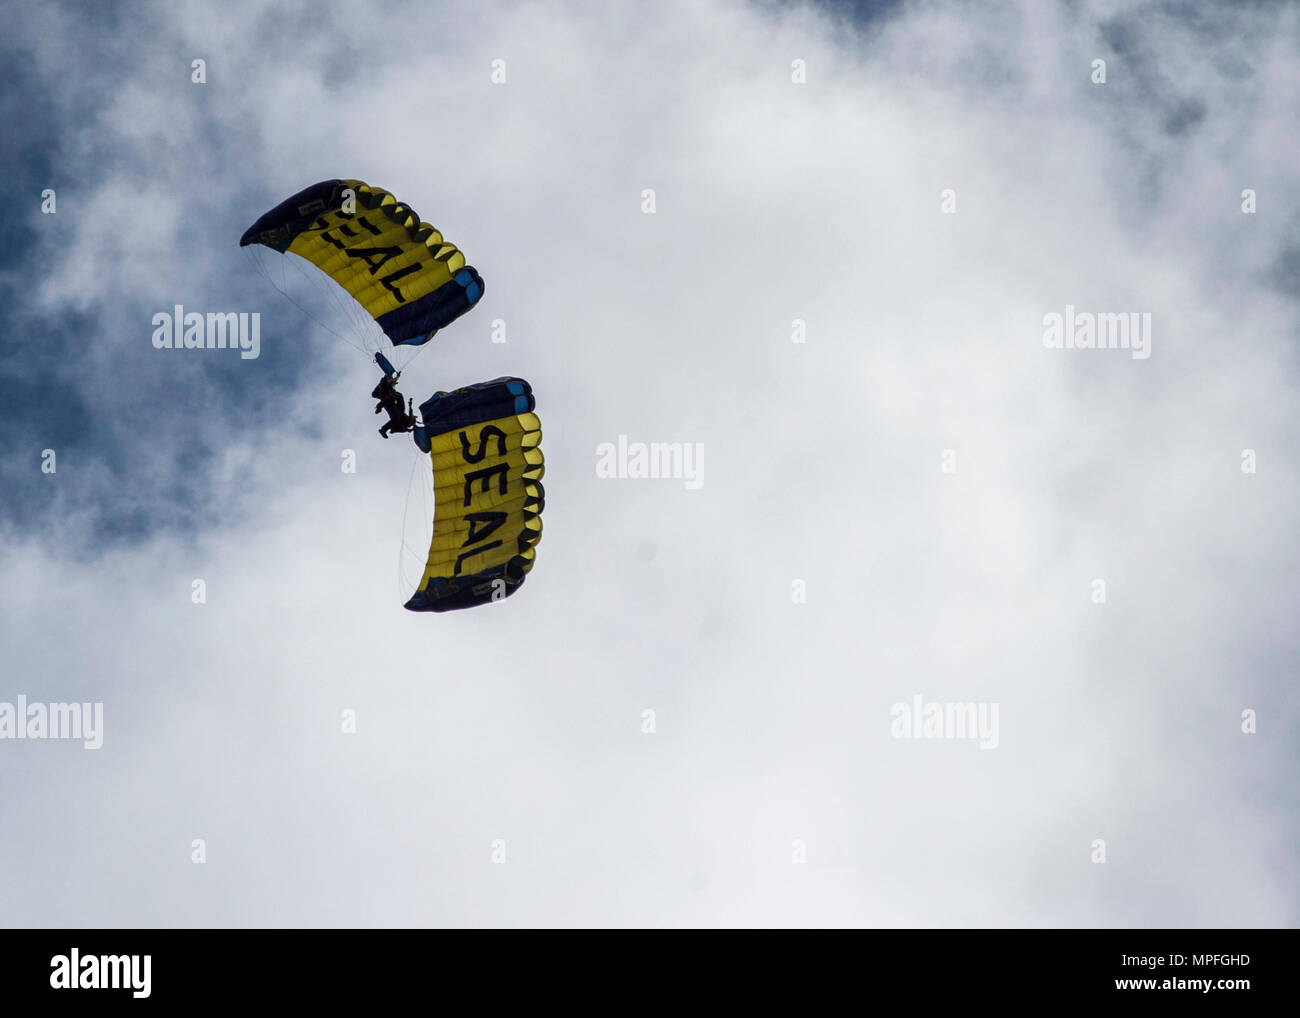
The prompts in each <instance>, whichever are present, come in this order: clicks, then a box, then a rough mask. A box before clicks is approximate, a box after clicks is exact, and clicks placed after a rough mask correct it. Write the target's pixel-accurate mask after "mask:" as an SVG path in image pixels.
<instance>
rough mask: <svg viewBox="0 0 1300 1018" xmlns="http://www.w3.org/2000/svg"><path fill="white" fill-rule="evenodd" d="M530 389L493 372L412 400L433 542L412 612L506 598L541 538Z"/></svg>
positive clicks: (540, 467) (536, 431)
mask: <svg viewBox="0 0 1300 1018" xmlns="http://www.w3.org/2000/svg"><path fill="white" fill-rule="evenodd" d="M534 406H535V401H534V399H533V392H532V388H531V387H530V386H529V384H528V383H527V382H525V381H524V380H523V379H522V378H498V379H495V380H493V381H491V382H480V383H478V384H477V385H469V386H466V387H465V388H463V389H457V390H456V391H455V392H439V393H437V394H435V395H434V396H433V397H431V398H430V399H428V400H427V401H426V402H424V403H422V404H421V405H420V416H421V419H422V423H421V425H420V427H418V428H417V429H416V432H415V436H414V437H415V441H416V444H417V445H418V446H419V447H420V448H421V449H423V450H424V451H425V452H427V453H429V456H430V460H431V463H432V468H433V487H434V493H435V506H434V516H433V541H432V543H431V545H430V548H429V559H428V563H427V565H426V567H425V571H424V577H423V579H422V580H421V581H420V586H419V589H417V590H416V592H415V594H414V595H413V596H412V597H411V599H410V600H409V601H407V602H406V607H407V608H409V609H410V610H411V611H435V612H442V611H450V610H452V609H456V608H471V607H473V606H474V605H479V604H485V603H486V602H488V601H496V600H499V599H500V598H502V597H509V596H510V595H511V594H513V593H514V592H515V591H516V590H518V589H519V587H520V585H521V584H522V583H523V582H524V577H525V576H526V575H527V574H528V571H529V570H530V569H532V567H533V560H534V557H535V555H536V551H535V548H536V545H537V543H538V541H540V540H541V537H542V519H541V514H542V508H543V506H544V505H545V501H546V495H545V492H544V491H543V489H542V484H541V481H542V475H543V473H544V472H545V463H544V460H543V457H542V450H541V440H542V430H541V422H540V421H538V419H537V416H536V415H535V414H534V413H533V412H532V411H533V408H534Z"/></svg>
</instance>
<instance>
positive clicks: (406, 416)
mask: <svg viewBox="0 0 1300 1018" xmlns="http://www.w3.org/2000/svg"><path fill="white" fill-rule="evenodd" d="M401 377H402V373H401V372H400V371H399V372H397V374H395V375H384V377H383V378H381V379H380V380H379V384H378V385H376V386H375V388H374V391H373V392H371V393H370V397H371V398H372V399H377V400H379V402H378V403H376V404H375V413H379V412H380V411H387V413H388V423H387V424H385V425H384V426H383V427H381V428H380V429H379V435H380V437H381V438H387V437H388V436H389V434H390V433H391V434H394V435H397V434H401V433H404V432H407V431H411V430H412V429H413V428H414V427H415V414H414V413H413V412H412V411H411V401H410V400H409V399H408V400H407V401H406V405H405V406H403V405H402V394H401V393H400V392H398V391H397V380H398V379H399V378H401Z"/></svg>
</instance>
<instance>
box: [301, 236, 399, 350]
mask: <svg viewBox="0 0 1300 1018" xmlns="http://www.w3.org/2000/svg"><path fill="white" fill-rule="evenodd" d="M280 260H281V262H283V263H286V264H285V269H284V271H285V272H286V273H287V272H288V267H287V263H288V262H289V261H292V262H293V267H294V271H295V272H297V274H298V276H299V278H301V279H302V280H303V281H304V283H305V285H306V286H307V287H308V288H309V289H312V290H314V291H315V292H316V295H317V296H318V298H320V299H321V300H322V301H323V302H324V303H325V304H327V305H328V306H329V307H332V308H334V310H335V312H336V313H337V314H338V316H339V318H340V320H341V321H345V322H349V323H350V329H349V331H351V332H352V333H353V334H354V335H355V336H356V337H357V339H358V340H359V341H360V345H358V344H357V343H353V344H352V345H353V346H355V347H357V349H359V350H361V351H362V353H373V352H374V351H373V350H372V349H371V348H372V347H377V345H378V344H377V343H376V342H372V341H371V338H370V336H369V334H368V332H367V329H366V325H367V324H370V325H371V326H373V324H374V319H372V318H370V317H369V316H368V315H367V316H365V317H364V318H362V317H361V316H362V315H363V314H364V312H363V311H362V309H361V307H360V305H358V304H357V302H356V301H355V300H353V299H352V295H351V294H349V293H347V292H346V291H344V290H342V289H341V288H340V287H338V286H336V285H335V284H334V282H333V281H332V280H330V279H329V277H328V276H326V275H325V274H324V273H323V272H321V271H319V270H318V269H317V268H316V267H315V266H308V265H305V264H303V261H302V260H301V259H299V258H298V257H297V256H294V257H293V258H292V259H291V258H290V257H289V256H288V255H285V256H284V257H283V258H281V259H280ZM286 289H287V286H286ZM331 331H333V330H331ZM335 335H338V333H335ZM345 338H346V337H345Z"/></svg>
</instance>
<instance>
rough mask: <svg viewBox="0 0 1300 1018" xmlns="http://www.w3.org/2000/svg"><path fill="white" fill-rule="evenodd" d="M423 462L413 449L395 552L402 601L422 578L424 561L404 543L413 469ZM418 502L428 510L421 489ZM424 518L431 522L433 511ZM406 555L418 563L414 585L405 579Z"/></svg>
mask: <svg viewBox="0 0 1300 1018" xmlns="http://www.w3.org/2000/svg"><path fill="white" fill-rule="evenodd" d="M423 460H424V453H422V452H420V450H419V449H418V448H415V449H413V450H412V456H411V473H410V476H409V477H408V478H407V481H406V500H405V502H404V503H403V508H402V544H401V547H400V548H399V549H398V550H397V593H398V596H399V597H401V598H402V600H403V601H405V600H406V599H407V598H409V597H410V596H411V594H412V593H414V592H415V591H416V590H417V589H418V588H419V586H420V580H421V579H423V577H424V564H425V559H424V557H423V556H422V555H421V553H420V552H419V551H417V550H416V549H415V548H412V547H411V546H410V545H409V544H408V543H407V541H406V520H407V516H408V514H409V513H410V511H411V488H412V487H413V486H414V485H415V468H416V467H418V466H419V465H420V464H421V462H423ZM420 501H421V502H422V503H423V504H424V505H425V508H426V509H428V494H427V493H426V492H425V490H424V489H423V488H421V489H420ZM425 517H426V518H427V519H430V520H432V519H433V511H432V510H429V511H428V512H426V513H425ZM407 555H410V556H411V557H412V558H414V559H415V560H416V561H417V562H418V563H420V575H419V576H418V577H417V578H416V580H415V582H414V583H412V582H411V581H410V580H408V579H407V578H406V556H407Z"/></svg>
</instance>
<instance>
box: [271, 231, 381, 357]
mask: <svg viewBox="0 0 1300 1018" xmlns="http://www.w3.org/2000/svg"><path fill="white" fill-rule="evenodd" d="M245 250H247V251H248V257H249V259H250V260H251V261H252V262H253V265H254V267H255V268H256V269H257V271H258V273H259V274H260V275H261V276H262V278H263V279H265V280H266V281H267V283H269V284H270V285H271V287H272V288H273V289H274V290H275V291H276V292H277V293H279V294H280V296H281V297H283V298H284V299H285V300H287V301H288V302H289V303H290V304H292V305H293V306H294V307H296V308H297V309H298V310H299V311H301V312H302V313H303V314H304V315H306V316H307V317H308V318H310V319H311V320H312V321H313V322H315V323H316V324H317V325H319V326H320V327H321V328H322V329H324V330H325V331H326V332H329V333H332V334H333V335H335V336H337V337H338V338H339V339H341V340H342V341H343V342H344V343H347V345H348V346H350V347H352V348H353V349H354V350H357V351H359V352H360V353H361V355H362V356H365V357H368V356H369V354H368V353H367V351H366V350H365V348H364V347H362V346H360V345H359V344H357V343H354V342H353V341H352V340H350V339H348V337H347V336H345V335H343V334H342V333H341V332H339V331H338V330H336V329H332V328H330V326H329V325H328V324H327V323H325V322H322V321H321V320H320V319H319V318H317V317H316V316H315V315H314V314H312V313H311V312H310V311H309V310H307V308H305V307H303V306H302V305H301V304H300V303H298V301H297V300H296V299H295V298H294V296H293V294H291V293H289V291H288V289H287V288H286V286H285V280H284V277H283V275H282V277H281V282H280V283H279V284H278V285H277V283H276V281H275V279H274V277H273V276H272V275H271V273H270V272H268V271H267V268H266V266H265V265H264V264H263V263H262V261H261V260H260V257H259V256H258V255H257V254H254V253H253V252H252V250H251V249H248V248H246V249H245ZM280 260H281V261H286V260H287V259H284V258H282V259H280ZM283 271H284V270H282V272H283Z"/></svg>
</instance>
